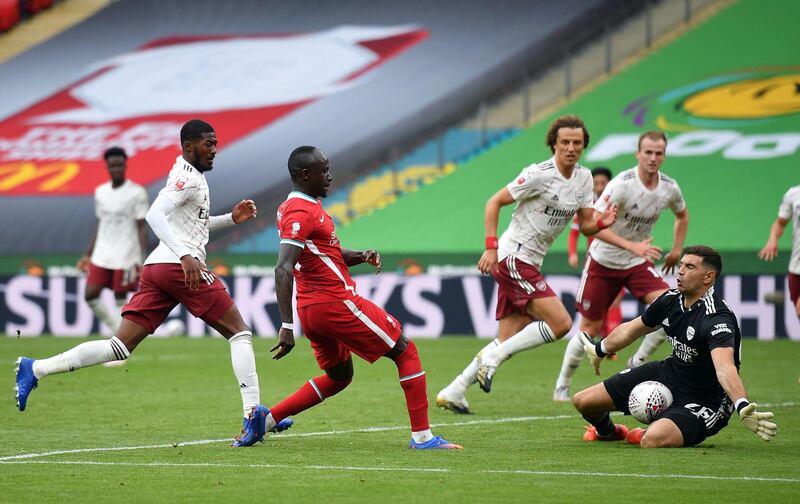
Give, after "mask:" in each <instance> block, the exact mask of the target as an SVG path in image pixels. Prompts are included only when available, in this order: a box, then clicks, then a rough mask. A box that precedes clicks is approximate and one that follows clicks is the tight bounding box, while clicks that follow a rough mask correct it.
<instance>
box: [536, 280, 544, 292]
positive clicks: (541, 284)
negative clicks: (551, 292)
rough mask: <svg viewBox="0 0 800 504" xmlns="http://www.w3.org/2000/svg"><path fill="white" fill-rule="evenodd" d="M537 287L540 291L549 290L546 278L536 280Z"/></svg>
mask: <svg viewBox="0 0 800 504" xmlns="http://www.w3.org/2000/svg"><path fill="white" fill-rule="evenodd" d="M536 288H537V289H538V290H540V291H545V290H547V284H546V283H545V281H544V280H539V281H538V282H536Z"/></svg>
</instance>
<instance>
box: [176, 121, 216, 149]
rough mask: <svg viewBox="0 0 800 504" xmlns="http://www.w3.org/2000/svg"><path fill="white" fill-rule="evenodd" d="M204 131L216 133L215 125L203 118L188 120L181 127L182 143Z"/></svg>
mask: <svg viewBox="0 0 800 504" xmlns="http://www.w3.org/2000/svg"><path fill="white" fill-rule="evenodd" d="M203 133H214V127H213V126H211V125H210V124H208V123H207V122H205V121H203V120H201V119H192V120H191V121H187V122H186V124H184V125H183V127H182V128H181V145H183V143H184V142H185V141H187V140H194V139H195V138H197V137H199V136H201V135H202V134H203Z"/></svg>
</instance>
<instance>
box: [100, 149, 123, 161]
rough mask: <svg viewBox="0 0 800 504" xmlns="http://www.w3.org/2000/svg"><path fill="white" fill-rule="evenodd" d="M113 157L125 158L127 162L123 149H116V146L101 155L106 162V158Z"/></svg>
mask: <svg viewBox="0 0 800 504" xmlns="http://www.w3.org/2000/svg"><path fill="white" fill-rule="evenodd" d="M114 156H122V157H124V158H125V160H126V161H127V160H128V155H127V154H126V153H125V149H123V148H122V147H117V146H114V147H109V148H108V149H106V151H105V152H104V153H103V159H105V160H106V161H108V158H110V157H114Z"/></svg>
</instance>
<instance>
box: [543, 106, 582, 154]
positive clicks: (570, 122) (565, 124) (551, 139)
mask: <svg viewBox="0 0 800 504" xmlns="http://www.w3.org/2000/svg"><path fill="white" fill-rule="evenodd" d="M561 128H580V129H582V130H583V148H584V149H585V148H587V147H589V130H587V129H586V125H585V124H584V123H583V119H581V118H580V117H578V116H572V115H568V116H563V117H559V118H558V119H556V120H555V121H553V124H551V125H550V128H549V129H548V130H547V136H546V137H545V139H544V143H545V144H546V145H547V146H548V147H550V152H552V153H555V152H556V141H558V130H560V129H561Z"/></svg>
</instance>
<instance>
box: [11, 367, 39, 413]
mask: <svg viewBox="0 0 800 504" xmlns="http://www.w3.org/2000/svg"><path fill="white" fill-rule="evenodd" d="M14 372H15V373H16V375H17V384H16V386H15V387H14V392H15V395H14V398H15V399H16V400H17V408H19V410H20V411H25V406H26V405H27V404H28V396H29V395H31V392H33V389H35V388H36V387H38V386H39V380H37V379H36V376H34V375H33V359H29V358H27V357H19V358H18V359H17V366H16V368H15V369H14Z"/></svg>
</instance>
